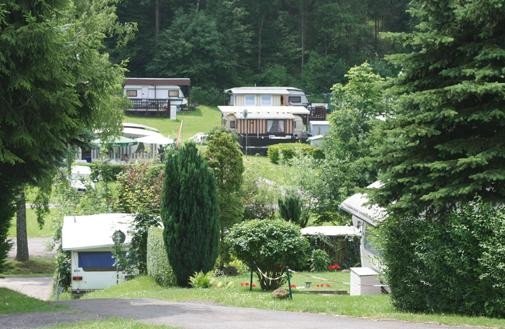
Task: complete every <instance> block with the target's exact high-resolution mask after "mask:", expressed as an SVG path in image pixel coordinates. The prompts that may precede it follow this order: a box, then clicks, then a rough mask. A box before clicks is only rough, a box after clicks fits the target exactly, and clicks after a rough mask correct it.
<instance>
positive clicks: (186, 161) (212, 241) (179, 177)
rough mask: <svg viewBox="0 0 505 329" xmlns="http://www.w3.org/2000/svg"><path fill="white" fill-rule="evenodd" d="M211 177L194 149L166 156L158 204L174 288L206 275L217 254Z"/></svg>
mask: <svg viewBox="0 0 505 329" xmlns="http://www.w3.org/2000/svg"><path fill="white" fill-rule="evenodd" d="M217 210H218V206H217V197H216V184H215V181H214V177H213V175H212V173H211V171H210V170H209V167H208V166H207V162H206V161H205V160H204V159H203V158H202V157H201V156H200V155H199V154H198V150H197V148H196V146H195V145H194V144H192V143H189V144H185V145H184V146H182V147H181V148H180V149H176V150H174V151H172V152H170V153H169V154H168V157H167V161H166V167H165V181H164V184H163V193H162V200H161V218H162V221H163V225H164V230H163V236H164V239H165V245H166V247H167V254H168V260H169V262H170V265H171V266H172V268H173V270H174V273H175V276H176V279H177V284H178V285H180V286H188V285H189V277H190V276H191V275H193V274H194V273H195V272H199V271H203V272H208V271H209V270H211V269H212V267H213V266H214V262H215V261H216V258H217V253H218V241H219V223H218V218H217V214H218V212H217Z"/></svg>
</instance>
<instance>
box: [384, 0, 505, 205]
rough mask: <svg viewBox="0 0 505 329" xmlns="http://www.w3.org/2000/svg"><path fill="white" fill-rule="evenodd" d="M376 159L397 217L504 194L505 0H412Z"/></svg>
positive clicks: (395, 57) (388, 202)
mask: <svg viewBox="0 0 505 329" xmlns="http://www.w3.org/2000/svg"><path fill="white" fill-rule="evenodd" d="M410 13H411V14H412V15H413V16H414V19H415V21H417V25H416V27H415V29H414V31H413V32H412V33H408V34H400V35H399V36H398V37H399V39H401V40H402V41H403V43H404V46H405V49H407V51H406V52H404V53H401V54H396V55H393V56H391V59H392V60H393V61H394V62H395V63H397V64H399V65H400V66H401V73H400V74H399V76H398V78H397V79H396V92H397V96H398V98H399V105H398V108H397V109H396V111H395V114H394V115H393V117H392V118H391V119H390V120H388V121H387V129H386V130H385V139H384V143H382V147H381V148H380V152H379V155H378V157H377V164H378V167H379V169H380V171H381V172H382V174H381V180H382V182H383V183H384V187H383V188H382V189H380V191H379V194H378V196H377V201H379V203H381V204H382V205H384V206H388V207H389V211H390V214H391V213H398V214H404V215H405V214H407V213H411V214H419V213H421V212H423V213H434V214H442V213H444V212H445V211H446V210H448V209H449V208H451V207H453V206H454V205H457V204H458V203H459V202H464V201H466V200H470V199H473V198H474V197H475V196H476V195H478V196H480V197H482V199H483V200H503V199H505V73H504V72H505V71H504V69H503V68H504V67H505V38H504V37H503V36H504V35H505V0H474V1H419V0H417V1H412V2H411V8H410Z"/></svg>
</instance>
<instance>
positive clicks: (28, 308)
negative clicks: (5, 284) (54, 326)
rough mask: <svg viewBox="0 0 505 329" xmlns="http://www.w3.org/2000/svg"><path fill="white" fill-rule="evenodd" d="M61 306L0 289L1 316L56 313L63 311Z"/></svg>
mask: <svg viewBox="0 0 505 329" xmlns="http://www.w3.org/2000/svg"><path fill="white" fill-rule="evenodd" d="M61 309H62V307H61V306H60V305H55V304H54V303H49V302H45V301H41V300H40V299H37V298H33V297H28V296H26V295H24V294H21V293H18V292H15V291H12V290H10V289H7V288H0V314H1V315H2V316H5V314H13V313H31V312H55V311H59V310H61Z"/></svg>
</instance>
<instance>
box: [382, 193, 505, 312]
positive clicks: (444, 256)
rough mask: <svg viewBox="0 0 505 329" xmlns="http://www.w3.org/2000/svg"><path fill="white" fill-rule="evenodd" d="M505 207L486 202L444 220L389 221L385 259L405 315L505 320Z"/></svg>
mask: <svg viewBox="0 0 505 329" xmlns="http://www.w3.org/2000/svg"><path fill="white" fill-rule="evenodd" d="M504 228H505V208H504V207H503V206H502V205H500V206H496V205H492V204H490V203H487V202H482V201H481V200H476V201H472V202H470V203H467V204H463V205H459V206H458V207H456V208H455V209H454V210H453V211H451V212H450V213H449V214H447V215H446V216H445V218H443V219H439V218H436V217H435V218H433V217H432V216H430V215H426V216H421V217H402V218H397V217H389V218H388V220H387V221H386V223H385V228H384V229H385V233H386V241H385V244H384V259H385V265H386V268H387V271H386V277H387V280H388V282H389V284H390V286H391V292H392V298H393V304H394V305H395V306H396V307H398V308H399V309H401V310H408V311H429V312H433V311H434V312H443V313H460V314H469V315H486V316H495V317H504V316H505V312H504V310H505V308H504V305H505V298H504V296H505V271H504V270H503V266H502V264H503V262H504V252H503V251H504V243H503V241H505V230H504Z"/></svg>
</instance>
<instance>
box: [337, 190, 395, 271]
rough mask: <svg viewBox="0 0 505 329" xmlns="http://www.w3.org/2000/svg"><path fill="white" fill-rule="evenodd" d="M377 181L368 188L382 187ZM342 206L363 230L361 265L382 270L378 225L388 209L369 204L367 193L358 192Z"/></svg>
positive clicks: (354, 223) (354, 222)
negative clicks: (378, 248) (378, 246)
mask: <svg viewBox="0 0 505 329" xmlns="http://www.w3.org/2000/svg"><path fill="white" fill-rule="evenodd" d="M381 186H382V183H381V182H379V181H377V182H374V183H373V184H370V185H369V186H367V188H369V189H371V188H380V187H381ZM340 208H341V209H342V210H344V211H345V212H347V213H349V214H351V215H352V223H353V225H354V226H355V227H357V228H358V229H359V230H360V231H361V244H360V258H361V266H363V267H370V268H372V269H374V270H375V271H377V272H379V273H381V272H382V262H381V256H380V253H379V251H378V250H377V226H378V225H379V224H380V223H381V222H382V221H383V220H384V218H385V216H386V210H385V209H384V208H382V207H379V206H378V205H375V204H369V199H368V196H367V195H366V194H365V193H356V194H353V195H351V196H350V197H348V198H347V199H345V200H344V201H343V202H342V203H341V204H340Z"/></svg>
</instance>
